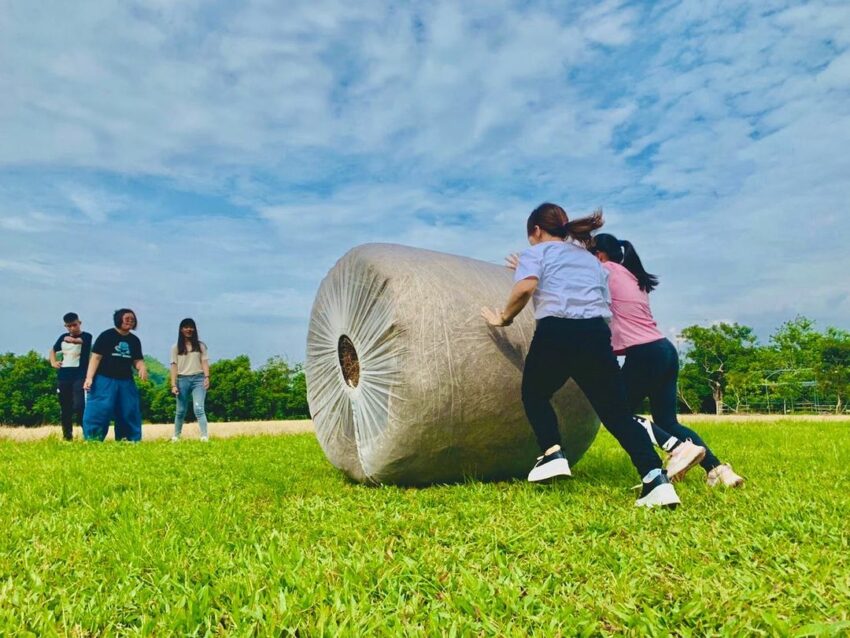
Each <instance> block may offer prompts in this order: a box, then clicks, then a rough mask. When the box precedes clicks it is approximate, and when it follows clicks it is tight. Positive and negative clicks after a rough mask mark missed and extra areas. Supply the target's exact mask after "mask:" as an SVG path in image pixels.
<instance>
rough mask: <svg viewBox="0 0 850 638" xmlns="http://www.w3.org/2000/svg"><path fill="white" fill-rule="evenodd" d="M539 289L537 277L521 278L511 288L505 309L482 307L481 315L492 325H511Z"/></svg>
mask: <svg viewBox="0 0 850 638" xmlns="http://www.w3.org/2000/svg"><path fill="white" fill-rule="evenodd" d="M536 289H537V277H527V278H526V279H521V280H520V281H518V282H516V283H515V284H514V287H513V288H511V294H510V295H509V296H508V301H507V302H506V303H505V309H504V310H496V309H493V308H482V309H481V316H482V317H484V320H485V321H486V322H487V323H489V324H490V325H491V326H497V327H498V326H509V325H511V323H512V322H513V320H514V317H516V316H517V315H518V314H519V313H520V312H521V311H522V309H523V308H525V306H526V304H527V303H528V300H529V299H531V296H532V295H533V294H534V291H535V290H536Z"/></svg>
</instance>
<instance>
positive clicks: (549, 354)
mask: <svg viewBox="0 0 850 638" xmlns="http://www.w3.org/2000/svg"><path fill="white" fill-rule="evenodd" d="M570 378H573V379H575V382H576V383H577V384H578V387H579V388H581V391H582V392H584V395H585V396H586V397H587V399H588V401H590V404H591V405H592V406H593V409H594V410H596V414H598V415H599V419H600V420H601V421H602V424H603V425H604V426H605V427H606V428H607V429H608V431H609V432H610V433H611V434H613V435H614V438H616V439H617V441H618V442H619V443H620V445H621V446H622V447H623V449H624V450H625V451H626V452H627V453H628V455H629V457H630V458H631V460H632V464H634V466H635V468H637V471H638V474H640V475H641V476H645V475H646V474H647V473H648V472H650V471H651V470H653V469H655V468H660V467H661V459H660V458H658V455H657V454H656V453H655V448H654V447H653V445H652V440H651V439H650V438H649V434H647V432H646V430H644V429H643V427H642V426H641V424H640V423H638V422H637V421H636V420H635V418H634V416H633V414H632V412H631V410H630V409H629V405H628V400H627V398H626V386H625V384H624V382H623V378H622V376H621V374H620V366H619V365H618V364H617V358H616V357H615V356H614V351H613V350H612V349H611V331H610V330H609V329H608V324H606V323H605V321H604V320H603V319H602V318H601V317H600V318H595V319H562V318H560V317H546V318H544V319H541V320H540V321H538V322H537V329H536V330H535V332H534V338H533V339H532V340H531V347H530V348H529V350H528V356H527V357H526V360H525V369H524V370H523V374H522V403H523V406H524V407H525V414H526V416H527V417H528V420H529V422H530V423H531V427H532V429H533V430H534V434H535V435H536V436H537V443H538V444H539V445H540V449H542V450H546V449H547V448H549V447H551V446H553V445H556V444H557V445H560V443H561V435H560V432H558V419H557V417H556V416H555V411H554V410H553V409H552V404H551V402H550V399H551V398H552V395H553V394H555V392H556V391H557V390H558V389H559V388H560V387H561V386H562V385H564V384H565V383H566V382H567V381H568V380H569V379H570Z"/></svg>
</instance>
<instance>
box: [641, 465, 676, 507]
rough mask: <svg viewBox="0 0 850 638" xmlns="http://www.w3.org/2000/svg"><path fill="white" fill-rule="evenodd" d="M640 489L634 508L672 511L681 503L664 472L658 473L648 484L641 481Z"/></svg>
mask: <svg viewBox="0 0 850 638" xmlns="http://www.w3.org/2000/svg"><path fill="white" fill-rule="evenodd" d="M640 487H641V491H640V497H638V500H636V501H635V507H666V508H668V509H671V510H672V509H676V507H677V506H678V505H679V504H680V503H681V501H680V500H679V495H678V494H676V488H674V487H673V484H672V483H670V481H669V480H668V478H667V475H666V474H665V473H664V472H659V473H658V476H656V477H655V478H654V479H652V480H651V481H650V482H649V483H646V482H645V481H641V484H640Z"/></svg>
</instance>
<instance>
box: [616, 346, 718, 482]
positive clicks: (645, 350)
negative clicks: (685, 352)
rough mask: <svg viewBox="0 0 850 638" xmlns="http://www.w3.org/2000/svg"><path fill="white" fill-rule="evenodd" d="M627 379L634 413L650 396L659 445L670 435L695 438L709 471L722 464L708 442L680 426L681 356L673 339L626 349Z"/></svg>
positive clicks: (702, 464) (630, 404)
mask: <svg viewBox="0 0 850 638" xmlns="http://www.w3.org/2000/svg"><path fill="white" fill-rule="evenodd" d="M625 354H626V362H625V363H624V364H623V379H624V380H625V382H626V393H627V394H628V397H629V409H630V410H631V411H632V412H635V411H637V410H638V409H639V408H640V404H641V401H643V400H644V399H645V398H647V397H649V409H650V411H651V413H652V422H653V427H652V433H653V435H654V436H655V440H656V441H657V442H658V444H659V445H663V444H664V442H665V441H666V440H667V439H669V438H670V435H673V436H675V437H676V438H677V439H679V440H682V441H684V440H685V439H691V440H692V441H693V442H694V443H696V444H697V445H701V446H703V447H704V448H705V458H703V460H702V462H701V463H700V465H701V466H702V467H703V469H705V471H706V472H709V471H711V470H712V469H713V468H715V467H717V466H718V465H720V461H719V460H718V459H717V457H716V456H714V453H713V452H712V451H711V450H710V449H709V447H708V445H706V444H705V441H703V440H702V438H700V435H699V434H697V433H696V432H694V431H693V430H692V429H690V428H688V427H685V426H684V425H682V424H681V423H679V419H678V418H677V416H676V413H677V409H676V408H677V406H678V397H677V395H676V382H677V380H678V378H679V354H678V353H677V352H676V348H675V347H674V346H673V344H672V343H670V340H669V339H659V340H658V341H652V342H650V343H642V344H641V345H639V346H632V347H631V348H627V349H626V352H625Z"/></svg>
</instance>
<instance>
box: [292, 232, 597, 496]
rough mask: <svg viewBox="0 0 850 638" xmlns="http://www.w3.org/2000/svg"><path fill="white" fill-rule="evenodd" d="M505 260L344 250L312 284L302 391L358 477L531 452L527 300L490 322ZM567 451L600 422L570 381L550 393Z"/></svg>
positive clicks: (467, 467) (470, 469) (324, 439)
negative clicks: (507, 322)
mask: <svg viewBox="0 0 850 638" xmlns="http://www.w3.org/2000/svg"><path fill="white" fill-rule="evenodd" d="M511 286H512V276H511V273H510V271H508V270H507V269H506V268H504V267H500V266H496V265H494V264H489V263H486V262H482V261H478V260H475V259H468V258H465V257H458V256H455V255H447V254H444V253H438V252H432V251H428V250H420V249H417V248H409V247H406V246H398V245H393V244H366V245H363V246H359V247H357V248H354V249H353V250H351V251H350V252H348V253H347V254H346V255H345V256H344V257H343V258H342V259H340V260H339V261H338V262H337V264H336V265H335V266H334V267H333V269H331V271H330V272H329V273H328V275H327V276H326V277H325V279H324V280H323V281H322V284H321V286H320V287H319V292H318V293H317V295H316V300H315V302H314V303H313V310H312V313H311V316H310V329H309V334H308V337H307V362H306V374H307V397H308V401H309V404H310V413H311V415H312V417H313V422H314V424H315V428H316V437H317V438H318V440H319V443H320V444H321V446H322V449H323V450H324V452H325V454H326V455H327V457H328V459H329V460H330V461H331V463H333V464H334V465H335V466H336V467H338V468H340V469H341V470H343V471H344V472H345V473H346V474H348V475H349V476H350V477H351V478H353V479H355V480H357V481H364V482H376V483H398V484H427V483H433V482H443V481H457V480H460V479H463V478H464V477H467V476H475V477H481V478H504V477H510V476H521V475H524V474H525V473H527V472H528V470H529V468H530V466H531V464H532V463H533V461H534V458H535V456H536V455H537V454H539V451H538V449H537V445H536V443H535V441H534V436H533V434H532V431H531V427H530V426H529V424H528V421H527V420H526V418H525V413H524V412H523V408H522V402H521V400H520V382H521V379H522V367H523V363H524V361H525V355H526V353H527V352H528V346H529V343H530V342H531V337H532V334H533V333H534V317H533V313H532V312H531V308H527V309H525V310H524V311H523V312H522V313H521V314H520V316H519V317H517V318H516V320H515V321H514V324H513V325H512V326H509V327H507V328H490V327H488V326H487V325H486V324H485V322H484V321H483V320H482V319H481V316H480V309H481V306H485V305H489V306H496V307H500V305H501V304H503V303H504V301H505V299H506V298H507V295H508V292H509V291H510V289H511ZM553 403H554V405H555V409H556V412H557V413H558V417H559V423H560V425H561V433H562V435H563V441H564V449H565V452H566V455H567V457H568V458H569V460H570V462H571V463H575V462H576V461H577V460H578V459H579V458H580V457H581V455H582V454H583V453H584V452H585V451H586V450H587V448H588V447H589V446H590V444H591V443H592V442H593V438H594V437H595V436H596V432H597V430H598V428H599V422H598V420H597V418H596V414H595V413H594V411H593V408H591V406H590V404H589V403H588V402H587V400H586V399H585V397H584V395H583V394H582V393H581V391H580V390H579V389H578V388H577V387H576V386H575V384H574V383H573V382H572V381H570V382H569V383H568V384H567V385H566V386H565V387H564V388H562V389H561V390H560V391H559V392H558V393H557V394H556V395H555V398H554V401H553Z"/></svg>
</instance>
